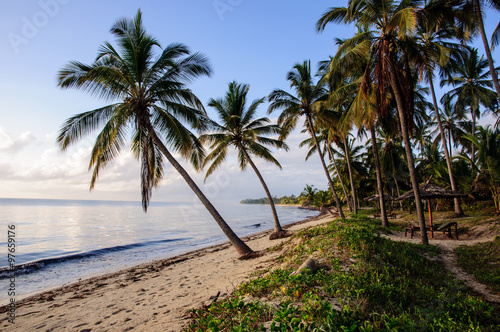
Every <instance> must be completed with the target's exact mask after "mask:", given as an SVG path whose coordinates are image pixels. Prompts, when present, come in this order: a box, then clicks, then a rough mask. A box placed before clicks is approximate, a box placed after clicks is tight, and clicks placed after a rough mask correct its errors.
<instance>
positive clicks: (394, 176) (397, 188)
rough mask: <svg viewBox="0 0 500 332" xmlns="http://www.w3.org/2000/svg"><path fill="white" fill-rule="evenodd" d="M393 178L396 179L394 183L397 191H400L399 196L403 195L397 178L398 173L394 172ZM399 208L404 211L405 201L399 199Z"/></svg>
mask: <svg viewBox="0 0 500 332" xmlns="http://www.w3.org/2000/svg"><path fill="white" fill-rule="evenodd" d="M392 178H393V179H394V183H395V184H396V192H397V193H398V197H399V196H401V191H399V185H398V180H397V179H396V175H395V174H394V173H392ZM399 209H400V210H401V211H403V202H402V201H399Z"/></svg>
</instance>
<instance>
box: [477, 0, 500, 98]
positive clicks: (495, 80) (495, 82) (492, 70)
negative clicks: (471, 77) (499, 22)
mask: <svg viewBox="0 0 500 332" xmlns="http://www.w3.org/2000/svg"><path fill="white" fill-rule="evenodd" d="M474 4H475V5H476V18H477V21H478V22H479V31H480V32H481V38H482V39H483V45H484V52H485V53H486V58H487V59H488V65H489V67H490V73H491V78H492V79H493V85H494V86H495V90H496V91H497V96H498V101H500V84H499V83H498V76H497V74H496V72H495V65H494V64H493V58H492V56H491V50H490V45H489V44H488V38H487V37H486V32H485V31H484V22H483V14H482V11H481V3H480V1H479V0H475V1H474Z"/></svg>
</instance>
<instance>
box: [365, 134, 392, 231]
mask: <svg viewBox="0 0 500 332" xmlns="http://www.w3.org/2000/svg"><path fill="white" fill-rule="evenodd" d="M370 134H371V138H372V149H373V161H374V162H375V173H376V175H377V190H378V195H379V202H380V218H381V219H382V226H383V227H389V220H387V213H386V211H385V199H384V188H383V184H382V173H381V172H380V162H379V160H378V147H377V140H376V134H375V126H370Z"/></svg>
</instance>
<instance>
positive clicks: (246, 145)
mask: <svg viewBox="0 0 500 332" xmlns="http://www.w3.org/2000/svg"><path fill="white" fill-rule="evenodd" d="M249 89H250V87H249V86H248V85H247V84H238V83H236V82H231V83H229V90H228V91H227V93H226V96H225V97H224V98H220V99H211V100H210V102H209V104H208V105H209V106H210V107H213V108H214V109H215V110H216V111H217V113H218V114H219V117H220V119H221V123H217V122H216V121H210V124H211V127H212V129H213V131H214V132H213V133H210V134H203V135H201V137H200V141H201V142H203V143H205V142H207V143H210V144H211V145H210V149H211V151H212V152H211V153H209V154H208V155H207V157H206V158H205V162H204V164H205V165H206V164H208V163H211V165H210V167H209V168H208V170H207V174H206V177H205V179H206V178H207V177H208V176H209V175H210V174H212V173H213V172H214V171H215V170H216V169H217V168H218V167H219V166H220V165H221V164H222V163H223V162H224V160H225V159H226V156H227V149H228V147H230V146H234V147H235V148H236V149H237V150H238V160H239V163H240V168H241V169H242V170H244V169H245V168H246V167H247V165H248V164H250V166H251V167H252V168H253V170H254V171H255V174H257V177H258V178H259V180H260V183H261V184H262V187H263V188H264V191H265V192H266V195H267V198H268V199H269V204H270V205H271V210H272V213H273V217H274V232H273V233H271V236H270V237H269V238H270V239H271V240H272V239H278V238H283V237H286V236H287V233H286V232H285V231H284V230H283V228H282V227H281V225H280V222H279V220H278V213H277V212H276V207H275V206H274V201H273V198H272V196H271V193H270V192H269V189H268V187H267V185H266V182H265V181H264V179H263V177H262V175H261V174H260V172H259V170H258V169H257V167H256V166H255V164H254V162H253V160H252V158H250V154H253V155H255V156H257V157H260V158H263V159H264V160H266V161H268V162H271V163H273V164H275V165H276V166H278V167H279V168H280V169H281V165H280V163H279V162H278V161H277V160H276V159H275V158H274V157H273V156H272V154H271V151H270V150H269V149H267V148H266V147H265V145H268V146H272V147H275V148H284V149H286V150H288V146H287V145H286V144H285V143H284V142H283V141H280V140H276V139H272V138H269V137H265V136H262V135H268V134H281V128H280V127H278V126H276V125H270V124H268V123H269V122H270V120H269V119H268V118H259V119H255V114H256V112H257V108H258V106H259V105H261V104H262V103H263V102H264V98H261V99H258V100H255V101H253V102H252V103H251V104H250V105H249V106H248V108H247V94H248V90H249Z"/></svg>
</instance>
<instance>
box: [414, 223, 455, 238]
mask: <svg viewBox="0 0 500 332" xmlns="http://www.w3.org/2000/svg"><path fill="white" fill-rule="evenodd" d="M452 227H455V240H458V225H457V222H456V221H449V222H447V223H444V224H438V225H433V226H432V228H431V227H426V228H425V230H426V231H431V234H432V232H434V231H437V232H440V231H443V234H446V233H447V235H448V237H449V238H450V239H453V236H452V235H451V228H452ZM418 231H420V227H418V226H413V225H408V226H406V228H405V237H406V236H407V235H408V232H409V233H410V239H413V233H414V232H418ZM431 237H432V236H431Z"/></svg>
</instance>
